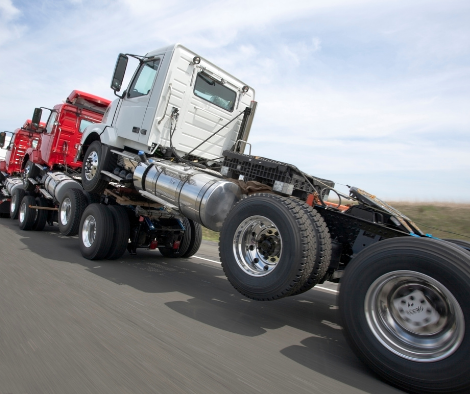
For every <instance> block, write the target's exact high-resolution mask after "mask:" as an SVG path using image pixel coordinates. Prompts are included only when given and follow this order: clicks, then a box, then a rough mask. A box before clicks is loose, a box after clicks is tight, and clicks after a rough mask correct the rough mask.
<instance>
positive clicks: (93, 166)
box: [85, 151, 99, 181]
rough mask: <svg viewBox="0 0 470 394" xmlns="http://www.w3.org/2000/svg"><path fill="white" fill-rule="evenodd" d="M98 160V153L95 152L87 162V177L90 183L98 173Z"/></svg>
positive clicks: (89, 156)
mask: <svg viewBox="0 0 470 394" xmlns="http://www.w3.org/2000/svg"><path fill="white" fill-rule="evenodd" d="M98 160H99V157H98V153H96V152H95V151H93V152H91V153H90V154H89V155H88V157H87V159H86V161H85V177H86V179H87V180H88V181H91V180H92V179H93V178H94V177H95V175H96V173H97V172H98Z"/></svg>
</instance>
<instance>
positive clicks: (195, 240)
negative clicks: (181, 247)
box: [181, 219, 202, 258]
mask: <svg viewBox="0 0 470 394" xmlns="http://www.w3.org/2000/svg"><path fill="white" fill-rule="evenodd" d="M188 222H189V226H190V228H191V238H190V241H189V245H188V250H187V251H186V252H185V253H183V255H182V256H181V257H183V258H189V257H191V256H193V255H195V254H196V253H197V251H198V250H199V248H200V247H201V243H202V227H201V225H200V224H199V223H197V222H195V221H194V220H191V219H188Z"/></svg>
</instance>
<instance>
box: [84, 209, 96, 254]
mask: <svg viewBox="0 0 470 394" xmlns="http://www.w3.org/2000/svg"><path fill="white" fill-rule="evenodd" d="M95 239H96V220H95V218H94V217H93V216H92V215H88V216H87V217H86V219H85V221H84V222H83V229H82V241H83V244H84V245H85V246H86V247H87V248H89V247H91V245H93V243H94V242H95Z"/></svg>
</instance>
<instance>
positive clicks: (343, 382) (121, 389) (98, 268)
mask: <svg viewBox="0 0 470 394" xmlns="http://www.w3.org/2000/svg"><path fill="white" fill-rule="evenodd" d="M196 256H197V257H193V258H191V259H169V258H165V257H162V256H161V255H160V254H159V252H157V251H147V250H139V251H138V254H137V255H136V256H130V255H128V254H126V255H124V257H123V258H122V259H120V260H116V261H89V260H86V259H84V258H82V256H81V254H80V251H79V247H78V240H77V237H72V238H68V237H63V236H61V235H60V233H59V232H58V229H57V228H56V227H46V229H45V230H44V231H42V232H24V231H21V230H20V229H19V228H18V223H17V221H11V220H10V219H0V278H1V283H0V365H1V367H0V393H1V394H7V393H12V394H22V393H31V394H36V393H60V394H67V393H132V394H135V393H216V394H221V393H270V394H276V393H279V394H281V393H282V394H285V393H296V394H301V393H309V394H312V393H335V394H337V393H364V392H365V393H381V394H387V393H398V392H400V391H399V390H396V389H394V388H393V387H391V386H389V385H387V384H386V383H384V382H382V381H381V380H379V379H378V378H377V376H375V375H374V374H373V373H372V372H370V371H369V370H368V369H367V368H366V367H365V366H364V365H363V364H362V363H361V362H360V361H359V360H358V359H357V358H356V357H355V355H354V354H353V353H352V351H351V350H350V349H349V347H348V345H347V343H346V342H345V340H344V338H343V335H342V329H341V327H340V326H339V323H338V316H337V306H336V295H337V293H336V290H335V289H336V287H335V286H334V285H332V284H329V285H328V284H324V285H322V288H319V289H313V290H311V291H309V292H307V293H305V294H303V295H300V296H296V297H289V298H285V299H282V300H279V301H272V302H256V301H251V300H249V299H247V298H245V297H243V296H241V295H240V294H239V293H237V292H236V291H235V290H234V289H233V288H232V287H231V285H230V284H229V282H228V281H227V280H226V279H225V276H224V273H223V271H222V268H221V266H220V264H218V249H217V245H216V244H215V243H213V242H204V243H203V245H202V247H201V249H200V251H199V252H198V253H197V254H196Z"/></svg>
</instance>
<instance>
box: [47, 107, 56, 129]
mask: <svg viewBox="0 0 470 394" xmlns="http://www.w3.org/2000/svg"><path fill="white" fill-rule="evenodd" d="M56 119H57V112H55V111H54V112H52V113H51V115H50V116H49V120H48V121H47V125H46V132H47V134H51V133H52V129H53V127H54V123H55V121H56Z"/></svg>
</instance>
